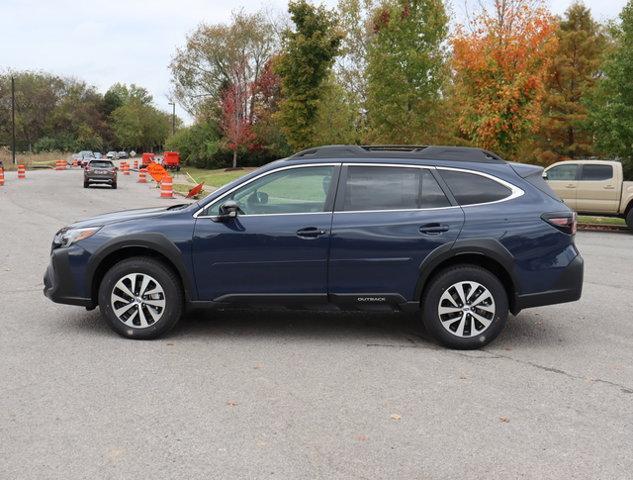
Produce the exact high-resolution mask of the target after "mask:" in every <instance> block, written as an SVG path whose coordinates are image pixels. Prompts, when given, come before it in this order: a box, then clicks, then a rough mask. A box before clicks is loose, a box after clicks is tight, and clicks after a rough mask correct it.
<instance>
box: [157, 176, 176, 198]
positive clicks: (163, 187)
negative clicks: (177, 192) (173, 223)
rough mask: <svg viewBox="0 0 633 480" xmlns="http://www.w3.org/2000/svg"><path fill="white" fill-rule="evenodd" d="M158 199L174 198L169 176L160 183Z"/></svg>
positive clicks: (172, 185)
mask: <svg viewBox="0 0 633 480" xmlns="http://www.w3.org/2000/svg"><path fill="white" fill-rule="evenodd" d="M160 198H174V184H173V182H172V179H171V177H170V176H169V175H165V176H164V177H163V180H162V181H161V182H160Z"/></svg>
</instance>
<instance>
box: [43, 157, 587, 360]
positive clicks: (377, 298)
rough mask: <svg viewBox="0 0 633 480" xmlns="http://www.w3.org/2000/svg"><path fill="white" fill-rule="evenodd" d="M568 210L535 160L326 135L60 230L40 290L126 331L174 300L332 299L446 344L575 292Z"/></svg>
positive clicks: (304, 302) (166, 312)
mask: <svg viewBox="0 0 633 480" xmlns="http://www.w3.org/2000/svg"><path fill="white" fill-rule="evenodd" d="M575 229H576V218H575V214H574V213H573V212H571V211H570V210H569V208H567V207H566V206H565V204H564V203H562V202H561V201H560V200H559V199H558V198H557V197H556V195H555V194H554V193H553V192H552V191H551V190H550V189H549V187H548V186H547V184H546V182H545V181H544V180H543V178H542V168H540V167H536V166H532V165H524V164H515V163H508V162H506V161H504V160H502V159H500V158H499V157H497V156H496V155H494V154H492V153H490V152H487V151H484V150H479V149H471V148H457V147H393V146H372V147H360V146H327V147H320V148H313V149H309V150H305V151H302V152H300V153H297V154H296V155H293V156H292V157H290V158H286V159H283V160H279V161H276V162H273V163H270V164H268V165H266V166H264V167H262V168H260V169H259V170H257V171H254V172H252V173H251V174H249V175H247V176H245V177H243V178H240V179H239V180H236V181H235V182H233V183H230V184H228V185H226V186H225V187H223V188H221V189H220V190H218V191H216V192H214V193H213V194H211V195H209V196H208V197H207V198H205V199H204V200H202V201H200V202H198V203H193V204H190V205H178V206H171V207H169V208H152V209H146V210H133V211H127V212H121V213H113V214H109V215H102V216H99V217H95V218H92V219H90V220H85V221H82V222H78V223H75V224H73V225H71V226H69V227H66V228H63V229H62V230H60V231H59V232H58V233H57V235H56V236H55V239H54V241H53V246H52V252H51V264H50V266H49V267H48V270H47V272H46V275H45V278H44V283H45V288H44V293H45V294H46V296H47V297H49V298H50V299H51V300H53V301H55V302H59V303H66V304H71V305H81V306H84V307H86V308H88V309H92V308H95V307H96V306H99V308H100V309H101V312H102V314H103V317H104V318H105V320H106V321H107V322H108V324H109V325H110V326H111V327H112V329H113V330H114V331H116V332H117V333H119V334H120V335H122V336H125V337H129V338H138V339H150V338H155V337H158V336H160V335H162V334H164V333H165V332H167V331H168V330H169V329H170V328H172V327H173V326H174V325H175V324H176V322H177V321H178V319H179V318H180V316H181V314H182V313H183V310H184V309H185V308H186V307H195V306H203V307H207V306H208V307H226V306H229V305H240V306H245V305H262V304H268V305H271V304H272V305H280V306H289V305H292V306H294V307H301V306H311V307H314V306H315V305H328V304H329V305H332V304H333V305H336V306H338V307H340V308H341V309H371V310H376V309H384V308H387V309H395V310H406V311H419V312H420V314H421V317H422V320H423V322H424V324H425V325H426V328H427V330H428V331H429V332H430V333H432V334H433V335H434V337H435V338H437V340H439V341H440V342H442V343H443V344H445V345H447V346H449V347H453V348H477V347H480V346H483V345H485V344H487V343H488V342H490V341H491V340H492V339H494V338H495V337H496V336H497V335H498V334H499V332H500V331H501V330H502V329H503V327H504V324H505V323H506V319H507V317H508V312H512V313H513V314H515V315H516V314H517V313H518V312H519V311H521V310H522V309H524V308H529V307H536V306H542V305H551V304H556V303H563V302H571V301H574V300H578V299H579V298H580V295H581V290H582V281H583V260H582V258H581V256H580V255H579V253H578V250H577V248H576V246H575V245H574V233H575Z"/></svg>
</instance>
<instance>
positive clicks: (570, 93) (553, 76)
mask: <svg viewBox="0 0 633 480" xmlns="http://www.w3.org/2000/svg"><path fill="white" fill-rule="evenodd" d="M556 36H557V37H558V47H557V50H556V53H555V54H554V56H553V58H552V63H551V66H550V69H549V71H548V74H547V78H546V93H545V98H544V102H543V103H544V104H543V110H544V112H543V113H544V118H543V120H542V122H543V123H542V126H541V131H540V135H539V144H540V154H539V157H540V161H541V162H542V163H545V164H548V163H552V162H554V161H558V160H561V159H570V158H582V157H587V156H591V155H592V154H593V153H594V152H595V147H594V140H593V132H592V131H591V129H590V128H588V124H587V119H588V114H589V111H588V108H587V106H586V103H585V101H584V100H585V99H586V98H587V96H588V95H591V93H592V91H593V90H594V88H595V86H596V83H597V81H598V78H599V72H600V66H601V63H602V60H603V52H604V49H605V46H606V37H605V35H604V32H603V28H602V27H601V26H600V25H599V24H598V23H597V22H595V21H594V19H593V18H592V16H591V11H590V10H589V9H588V8H587V7H585V6H584V5H582V4H581V3H574V4H573V5H572V6H571V7H569V9H567V11H566V12H565V17H564V18H563V19H562V20H561V22H560V26H559V28H558V30H557V32H556Z"/></svg>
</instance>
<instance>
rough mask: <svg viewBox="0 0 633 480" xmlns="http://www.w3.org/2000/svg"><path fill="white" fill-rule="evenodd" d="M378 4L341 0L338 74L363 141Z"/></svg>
mask: <svg viewBox="0 0 633 480" xmlns="http://www.w3.org/2000/svg"><path fill="white" fill-rule="evenodd" d="M377 3H378V1H377V0H339V2H338V6H337V16H338V21H339V25H340V26H341V28H342V29H343V30H344V31H345V37H344V38H343V41H342V43H341V54H340V56H339V57H338V58H337V60H336V64H335V65H334V71H335V72H336V81H337V82H338V83H339V84H340V85H341V87H342V89H343V93H344V96H345V102H346V103H347V104H348V105H349V108H350V109H351V111H353V112H354V117H353V118H352V119H351V121H352V122H353V125H354V128H355V130H356V137H357V138H359V139H360V138H364V137H365V136H366V130H367V118H366V117H367V116H366V103H367V56H368V53H367V50H368V47H369V42H370V40H371V37H372V29H371V23H372V22H371V15H372V14H373V12H374V9H375V8H376V5H377Z"/></svg>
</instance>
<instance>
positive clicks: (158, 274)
mask: <svg viewBox="0 0 633 480" xmlns="http://www.w3.org/2000/svg"><path fill="white" fill-rule="evenodd" d="M132 273H140V274H145V275H149V276H150V277H152V278H153V279H155V280H156V282H157V283H158V284H159V285H160V287H161V288H162V289H163V292H164V303H165V307H164V308H163V310H162V314H161V316H160V318H159V319H158V320H156V321H155V322H153V323H151V324H150V325H149V326H147V327H145V328H139V327H138V326H136V327H135V328H132V327H131V326H128V325H126V324H125V323H123V321H122V320H120V319H119V317H117V315H116V314H115V313H114V310H113V306H112V303H111V295H112V293H113V290H114V288H115V285H116V284H117V282H118V281H119V280H121V279H122V278H123V277H125V276H126V275H129V274H132ZM117 292H118V293H120V291H119V290H117ZM133 293H136V292H133ZM183 298H184V297H183V291H182V286H181V284H180V279H179V278H178V275H176V273H174V272H173V271H172V270H171V269H170V268H169V267H167V266H166V265H165V264H164V263H162V262H160V261H157V260H154V259H152V258H147V257H134V258H130V259H127V260H123V261H121V262H119V263H117V264H116V265H114V266H113V267H112V268H111V269H110V270H108V271H107V272H106V274H105V276H104V277H103V280H102V281H101V285H99V309H100V310H101V314H102V315H103V317H104V319H105V320H106V322H107V323H108V325H109V326H110V328H112V330H114V331H115V332H116V333H118V334H119V335H121V336H122V337H125V338H133V339H138V340H150V339H154V338H158V337H160V336H162V335H164V334H165V333H167V332H168V331H169V330H171V329H172V328H173V327H174V325H176V323H178V320H180V317H181V315H182V312H183V303H184V301H183ZM115 305H119V304H118V303H115ZM136 308H138V309H140V308H141V307H132V308H131V309H130V311H134V310H135V309H136ZM147 308H149V307H147ZM144 311H145V312H147V310H144ZM137 313H138V312H137ZM138 316H139V314H137V315H136V317H138ZM144 316H145V317H146V318H151V316H150V315H149V312H147V313H145V314H144ZM137 320H138V319H135V320H134V321H137ZM148 323H149V322H148Z"/></svg>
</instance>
